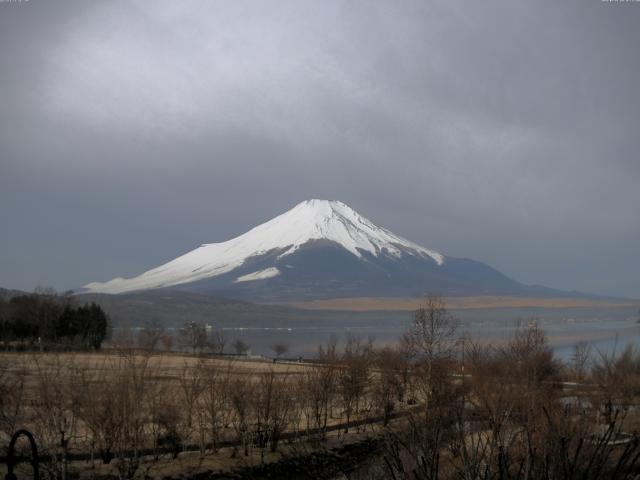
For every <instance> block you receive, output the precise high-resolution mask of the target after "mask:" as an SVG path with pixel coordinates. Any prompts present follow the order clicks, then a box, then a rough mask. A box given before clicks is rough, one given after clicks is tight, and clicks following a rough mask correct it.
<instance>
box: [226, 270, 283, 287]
mask: <svg viewBox="0 0 640 480" xmlns="http://www.w3.org/2000/svg"><path fill="white" fill-rule="evenodd" d="M278 275H280V270H278V269H277V268H276V267H269V268H265V269H264V270H258V271H257V272H253V273H248V274H247V275H242V276H241V277H238V278H236V281H235V283H238V282H252V281H253V280H264V279H265V278H271V277H276V276H278Z"/></svg>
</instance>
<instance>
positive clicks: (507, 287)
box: [81, 200, 560, 301]
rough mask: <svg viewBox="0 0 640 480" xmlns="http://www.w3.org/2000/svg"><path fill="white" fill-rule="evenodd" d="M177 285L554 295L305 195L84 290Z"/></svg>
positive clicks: (272, 293) (294, 296)
mask: <svg viewBox="0 0 640 480" xmlns="http://www.w3.org/2000/svg"><path fill="white" fill-rule="evenodd" d="M168 287H171V288H172V289H182V290H187V291H193V292H203V293H212V292H216V293H218V294H221V295H227V296H232V297H235V298H247V299H252V300H261V301H265V300H274V301H275V300H302V299H315V298H336V297H354V296H420V295H423V294H424V293H425V292H427V291H432V292H438V293H441V294H446V295H478V294H502V295H504V294H507V295H536V294H539V295H545V294H546V295H553V294H554V293H556V294H557V293H560V292H555V291H553V290H550V289H545V288H543V287H528V286H525V285H522V284H520V283H518V282H516V281H514V280H512V279H510V278H508V277H507V276H505V275H503V274H501V273H500V272H498V271H497V270H495V269H493V268H491V267H489V266H488V265H485V264H483V263H481V262H477V261H474V260H469V259H460V258H453V257H448V256H445V255H443V254H441V253H438V252H436V251H434V250H431V249H428V248H424V247H422V246H420V245H417V244H415V243H413V242H411V241H409V240H406V239H404V238H402V237H400V236H398V235H396V234H394V233H392V232H390V231H389V230H387V229H385V228H381V227H378V226H376V225H374V224H373V223H372V222H371V221H369V220H367V219H366V218H364V217H363V216H361V215H359V214H358V213H357V212H356V211H354V210H353V209H351V208H350V207H349V206H347V205H345V204H344V203H342V202H338V201H328V200H307V201H305V202H302V203H300V204H298V205H296V206H295V207H294V208H292V209H291V210H289V211H288V212H286V213H284V214H282V215H280V216H278V217H276V218H274V219H272V220H270V221H268V222H266V223H263V224H262V225H259V226H257V227H255V228H253V229H251V230H250V231H248V232H247V233H245V234H243V235H240V236H239V237H236V238H234V239H232V240H228V241H226V242H222V243H211V244H204V245H201V246H200V247H198V248H196V249H195V250H193V251H191V252H189V253H187V254H185V255H182V256H181V257H178V258H176V259H175V260H172V261H170V262H168V263H166V264H164V265H161V266H159V267H157V268H154V269H152V270H149V271H147V272H145V273H143V274H142V275H140V276H138V277H134V278H130V279H125V278H116V279H113V280H111V281H108V282H105V283H99V282H94V283H90V284H88V285H86V286H85V287H84V288H83V289H82V290H81V291H83V292H87V293H111V294H119V293H127V292H133V291H143V290H151V289H162V288H168Z"/></svg>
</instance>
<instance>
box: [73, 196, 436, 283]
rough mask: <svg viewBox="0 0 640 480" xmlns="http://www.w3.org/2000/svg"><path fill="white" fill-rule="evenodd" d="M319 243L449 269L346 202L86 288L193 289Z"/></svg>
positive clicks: (287, 216)
mask: <svg viewBox="0 0 640 480" xmlns="http://www.w3.org/2000/svg"><path fill="white" fill-rule="evenodd" d="M314 240H327V241H330V242H335V243H336V244H338V245H340V246H341V247H343V248H344V249H345V250H347V251H348V252H350V253H351V254H353V255H354V256H356V257H358V258H362V256H363V255H364V254H366V253H368V254H371V255H373V256H375V257H378V256H380V255H387V256H390V257H398V258H399V257H401V256H402V255H404V254H407V255H412V256H416V257H420V258H423V259H430V260H432V261H433V262H435V263H436V264H437V265H442V264H443V263H444V256H443V255H441V254H440V253H438V252H435V251H433V250H429V249H426V248H424V247H421V246H419V245H417V244H415V243H413V242H410V241H409V240H406V239H404V238H402V237H400V236H398V235H395V234H394V233H392V232H390V231H389V230H386V229H384V228H381V227H378V226H376V225H374V224H373V223H372V222H371V221H370V220H368V219H366V218H365V217H363V216H361V215H360V214H358V213H357V212H356V211H355V210H353V209H352V208H351V207H349V206H348V205H346V204H344V203H342V202H339V201H333V200H318V199H313V200H307V201H304V202H302V203H299V204H298V205H296V206H295V207H293V208H292V209H291V210H289V211H287V212H285V213H283V214H282V215H279V216H277V217H275V218H273V219H272V220H270V221H268V222H266V223H263V224H261V225H258V226H257V227H255V228H253V229H251V230H249V231H248V232H246V233H244V234H243V235H240V236H239V237H236V238H234V239H231V240H228V241H226V242H221V243H209V244H203V245H201V246H200V247H199V248H196V249H195V250H193V251H191V252H189V253H187V254H185V255H182V256H181V257H178V258H176V259H175V260H172V261H170V262H168V263H166V264H164V265H162V266H160V267H157V268H154V269H152V270H149V271H147V272H145V273H143V274H142V275H140V276H138V277H134V278H131V279H123V278H116V279H113V280H111V281H109V282H105V283H99V282H94V283H90V284H88V285H86V286H85V287H84V288H85V290H86V291H90V292H101V293H123V292H128V291H135V290H146V289H153V288H162V287H169V286H173V285H180V284H186V283H191V282H195V281H198V280H203V279H206V278H210V277H216V276H219V275H222V274H225V273H228V272H231V271H232V270H234V269H236V268H238V267H240V266H242V265H243V264H245V262H246V261H247V260H248V259H251V258H255V257H259V256H261V255H265V254H267V253H269V252H274V251H276V252H279V253H278V258H283V257H286V256H288V255H291V254H293V253H294V252H296V251H297V250H298V249H300V248H301V247H302V246H303V245H305V244H307V243H308V242H311V241H314ZM279 274H280V271H279V270H278V269H277V268H269V269H267V270H264V271H262V272H255V275H254V274H248V275H243V276H241V277H239V278H238V281H241V282H246V281H252V280H258V279H266V278H271V277H274V276H277V275H279Z"/></svg>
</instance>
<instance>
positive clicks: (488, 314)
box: [218, 308, 640, 360]
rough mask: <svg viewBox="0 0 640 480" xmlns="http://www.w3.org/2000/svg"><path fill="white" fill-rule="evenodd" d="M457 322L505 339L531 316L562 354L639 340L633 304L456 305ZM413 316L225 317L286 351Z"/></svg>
mask: <svg viewBox="0 0 640 480" xmlns="http://www.w3.org/2000/svg"><path fill="white" fill-rule="evenodd" d="M451 313H452V314H453V315H454V316H455V317H456V319H457V320H458V322H459V328H458V331H459V333H460V334H465V335H467V336H468V337H470V338H471V340H473V341H478V342H487V343H489V342H491V343H502V342H506V341H508V340H509V339H510V338H512V336H513V333H514V331H515V330H516V329H517V328H520V327H525V326H527V325H529V324H530V323H532V322H537V324H538V325H539V326H540V327H541V328H543V329H544V330H545V332H546V333H547V336H548V338H549V342H550V344H551V346H552V347H553V348H554V350H555V352H556V354H557V355H558V356H559V357H560V358H563V359H565V360H566V359H568V358H570V356H571V353H572V351H573V348H574V346H575V345H576V344H577V343H579V342H587V343H589V344H590V345H591V347H592V351H593V352H594V353H597V352H598V351H600V352H603V353H611V352H613V351H621V350H622V349H624V347H626V346H627V345H629V344H635V345H638V344H639V343H638V342H640V324H639V323H638V310H637V309H634V308H628V309H626V308H612V309H607V308H595V309H594V308H563V309H550V308H501V309H495V310H487V309H478V310H473V309H467V310H452V311H451ZM410 321H411V313H410V312H318V314H317V318H315V317H312V318H309V317H308V316H306V318H305V319H304V321H291V320H288V321H283V322H277V324H276V323H274V322H271V323H269V324H266V323H263V322H258V321H256V322H254V323H246V324H243V325H242V326H238V325H237V324H236V325H228V324H225V323H224V322H221V323H220V324H219V325H218V327H219V328H222V330H223V332H224V334H225V336H226V338H227V340H228V344H231V343H232V342H233V340H234V339H236V338H242V339H243V340H245V341H246V342H247V343H248V344H249V345H251V351H252V353H253V354H256V355H265V356H272V355H273V353H272V350H271V347H272V346H273V345H274V344H275V343H277V342H284V343H286V344H287V345H289V348H290V349H289V353H288V354H287V356H290V357H297V356H305V357H307V356H313V355H314V354H315V353H316V351H317V347H318V345H319V344H323V343H326V342H328V341H329V340H330V339H331V338H332V337H334V338H336V339H337V340H338V343H339V344H340V343H344V340H345V339H346V338H347V336H348V335H353V336H355V337H358V338H361V339H363V340H367V339H369V338H371V339H373V341H374V343H375V344H376V345H384V344H393V343H396V342H397V341H398V339H399V338H400V336H401V335H402V333H403V332H404V331H405V329H406V328H407V326H408V325H409V323H410Z"/></svg>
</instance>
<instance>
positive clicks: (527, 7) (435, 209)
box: [0, 0, 640, 297]
mask: <svg viewBox="0 0 640 480" xmlns="http://www.w3.org/2000/svg"><path fill="white" fill-rule="evenodd" d="M639 23H640V6H638V5H636V4H634V3H618V4H617V3H608V2H600V1H595V0H594V1H593V2H583V1H570V2H551V1H543V2H535V3H534V2H531V3H524V2H507V1H502V2H482V3H478V2H448V1H438V2H417V1H416V2H346V1H333V2H332V1H326V2H301V1H291V2H285V1H281V2H242V1H240V2H231V3H229V2H204V1H183V2H175V1H156V2H144V1H131V2H118V3H113V2H100V1H92V2H86V1H61V2H56V3H55V4H53V2H44V1H42V0H31V1H30V2H23V3H0V41H1V42H2V45H3V48H2V49H1V50H0V60H1V62H2V63H1V65H2V66H3V67H2V69H1V70H0V87H1V88H0V105H2V106H3V107H2V108H1V109H0V126H1V128H0V169H1V173H2V174H1V175H0V202H1V205H2V209H0V222H1V224H2V225H3V229H2V231H3V233H2V249H0V265H2V268H1V269H0V285H6V286H10V287H19V288H29V289H30V288H32V287H33V286H35V284H37V283H45V284H52V285H54V286H56V287H58V288H67V287H75V286H78V285H81V284H83V283H86V282H88V281H93V280H105V279H109V278H112V277H114V276H118V275H133V274H137V273H139V272H141V271H142V270H144V269H146V268H148V267H152V266H155V265H157V264H158V263H160V262H162V261H165V260H168V259H170V258H172V257H174V256H176V255H177V254H179V253H182V252H184V251H187V250H189V249H191V248H192V247H194V246H196V245H198V244H199V243H202V242H213V241H221V240H225V239H227V238H230V237H232V236H235V235H237V234H239V233H242V232H243V231H244V230H246V229H248V228H250V227H251V226H253V225H255V224H256V223H258V222H261V221H264V220H267V219H268V218H271V217H272V216H274V215H276V214H278V213H280V212H282V211H284V210H286V209H288V208H290V207H291V206H292V205H293V204H295V203H297V202H298V201H301V200H302V199H305V198H310V197H320V198H337V199H341V200H343V201H345V202H347V203H348V204H350V205H351V206H353V207H354V208H356V210H358V211H360V212H361V213H363V214H364V215H366V216H368V217H369V218H371V219H372V220H373V221H375V222H376V223H378V224H381V225H384V226H386V227H388V228H390V229H392V230H394V231H396V232H397V233H399V234H402V235H403V236H406V237H408V238H411V239H412V240H414V241H417V242H419V243H422V244H424V245H426V246H428V247H431V248H434V249H438V250H440V251H442V252H444V253H447V254H450V255H455V256H466V257H471V258H475V259H478V260H483V261H486V262H487V263H489V264H491V265H493V266H495V267H496V268H498V269H500V270H502V271H503V272H505V273H507V274H508V275H511V276H513V277H514V278H517V279H519V280H521V281H525V282H528V283H541V284H545V285H549V286H554V287H560V288H565V289H580V290H586V291H593V292H599V293H608V294H619V295H630V296H636V297H640V282H639V281H638V274H637V272H638V271H640V260H639V257H638V248H637V243H638V239H640V215H638V205H640V193H639V191H640V190H639V189H638V187H637V186H638V182H639V180H640V161H639V160H638V155H637V152H638V151H639V147H640V136H638V135H637V130H638V124H639V120H640V113H639V112H640V95H639V94H638V85H640V64H639V63H638V61H637V58H638V57H637V45H638V40H640V34H639V33H638V32H640V29H639V28H638V25H639Z"/></svg>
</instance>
